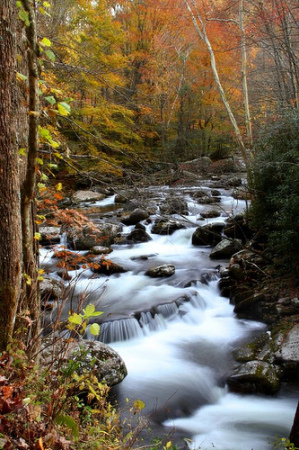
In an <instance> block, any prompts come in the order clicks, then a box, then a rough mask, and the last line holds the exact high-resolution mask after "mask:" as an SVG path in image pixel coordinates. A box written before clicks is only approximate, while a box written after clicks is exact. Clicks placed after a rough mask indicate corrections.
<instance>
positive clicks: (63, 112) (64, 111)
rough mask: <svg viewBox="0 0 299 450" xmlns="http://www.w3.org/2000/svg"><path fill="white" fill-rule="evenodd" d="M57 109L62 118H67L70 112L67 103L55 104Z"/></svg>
mask: <svg viewBox="0 0 299 450" xmlns="http://www.w3.org/2000/svg"><path fill="white" fill-rule="evenodd" d="M57 107H58V111H59V113H60V114H61V115H62V116H68V115H69V114H70V112H71V107H70V105H69V104H68V103H66V102H59V103H58V104H57Z"/></svg>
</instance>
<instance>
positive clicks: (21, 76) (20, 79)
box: [16, 72, 28, 81]
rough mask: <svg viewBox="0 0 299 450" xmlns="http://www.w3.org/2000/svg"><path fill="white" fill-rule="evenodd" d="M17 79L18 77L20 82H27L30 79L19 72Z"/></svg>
mask: <svg viewBox="0 0 299 450" xmlns="http://www.w3.org/2000/svg"><path fill="white" fill-rule="evenodd" d="M16 77H17V80H18V81H26V80H27V79H28V77H26V75H23V74H22V73H20V72H17V74H16Z"/></svg>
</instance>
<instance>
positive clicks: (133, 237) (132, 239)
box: [126, 228, 152, 244]
mask: <svg viewBox="0 0 299 450" xmlns="http://www.w3.org/2000/svg"><path fill="white" fill-rule="evenodd" d="M126 240H127V241H128V242H129V243H134V244H137V243H140V242H149V241H151V240H152V238H151V237H150V235H149V234H148V233H147V232H146V231H145V230H142V229H141V228H135V230H133V231H131V233H130V234H128V236H127V237H126Z"/></svg>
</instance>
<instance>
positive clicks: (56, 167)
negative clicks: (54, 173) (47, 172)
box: [47, 164, 58, 170]
mask: <svg viewBox="0 0 299 450" xmlns="http://www.w3.org/2000/svg"><path fill="white" fill-rule="evenodd" d="M47 167H49V169H56V170H58V165H57V164H47Z"/></svg>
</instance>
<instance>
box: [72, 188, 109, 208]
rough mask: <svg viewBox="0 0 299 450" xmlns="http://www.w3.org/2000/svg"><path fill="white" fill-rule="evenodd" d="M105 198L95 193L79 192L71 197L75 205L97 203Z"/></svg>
mask: <svg viewBox="0 0 299 450" xmlns="http://www.w3.org/2000/svg"><path fill="white" fill-rule="evenodd" d="M104 198H105V195H104V194H101V193H99V192H94V191H77V192H74V194H73V195H72V197H71V201H72V203H74V204H75V205H77V204H79V203H81V202H96V201H98V200H103V199H104Z"/></svg>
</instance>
